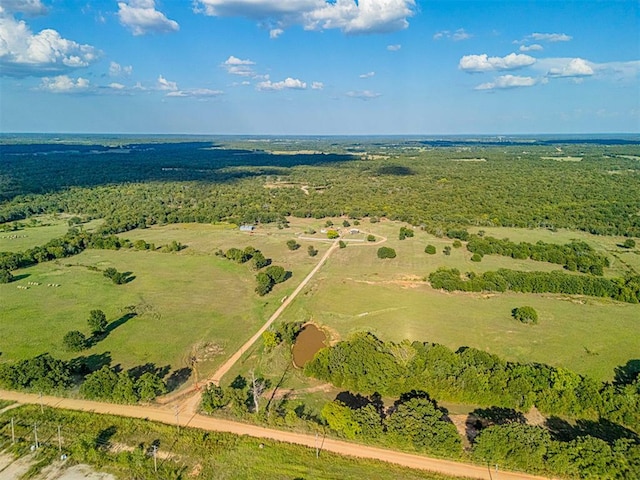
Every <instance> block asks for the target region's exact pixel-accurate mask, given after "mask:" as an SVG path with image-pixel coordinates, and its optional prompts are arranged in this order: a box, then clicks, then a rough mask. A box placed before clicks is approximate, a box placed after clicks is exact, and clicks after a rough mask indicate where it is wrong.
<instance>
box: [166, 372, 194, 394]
mask: <svg viewBox="0 0 640 480" xmlns="http://www.w3.org/2000/svg"><path fill="white" fill-rule="evenodd" d="M191 373H192V370H191V369H190V368H189V367H184V368H179V369H178V370H174V371H173V372H171V374H170V375H169V377H168V378H167V380H166V384H167V393H168V392H173V391H174V390H177V389H178V388H179V387H180V386H181V385H183V384H184V383H185V382H186V381H187V380H189V377H191Z"/></svg>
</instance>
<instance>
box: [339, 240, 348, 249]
mask: <svg viewBox="0 0 640 480" xmlns="http://www.w3.org/2000/svg"><path fill="white" fill-rule="evenodd" d="M338 246H339V247H340V248H346V247H347V244H346V243H344V242H343V241H342V240H340V241H339V242H338Z"/></svg>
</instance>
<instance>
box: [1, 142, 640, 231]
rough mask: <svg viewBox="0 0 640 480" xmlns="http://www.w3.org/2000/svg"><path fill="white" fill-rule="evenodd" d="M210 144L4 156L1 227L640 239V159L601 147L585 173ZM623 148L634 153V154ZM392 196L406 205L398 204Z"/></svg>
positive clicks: (440, 157)
mask: <svg viewBox="0 0 640 480" xmlns="http://www.w3.org/2000/svg"><path fill="white" fill-rule="evenodd" d="M202 146H203V145H202V144H197V145H196V144H188V143H186V144H178V145H173V146H168V147H166V148H165V147H161V146H158V145H153V146H150V148H138V147H140V146H138V147H136V148H135V149H132V151H131V152H130V153H128V154H123V153H122V152H118V153H115V152H105V153H103V154H101V155H100V156H96V155H94V154H89V153H80V154H73V155H70V154H68V153H51V154H49V155H46V156H33V157H32V156H29V155H16V156H12V155H5V156H3V158H2V159H1V160H0V179H2V182H3V186H4V187H5V188H0V191H3V192H4V193H5V196H4V201H3V203H1V204H0V223H2V222H7V221H13V220H19V219H23V218H27V217H29V216H31V215H33V214H37V213H55V212H68V213H72V214H77V213H82V214H83V215H84V216H85V217H86V218H105V219H106V224H105V226H104V229H105V231H106V232H108V233H119V232H123V231H126V230H130V229H132V228H136V227H144V226H149V225H154V224H165V223H177V222H204V223H211V222H217V221H232V222H235V223H254V222H276V221H282V219H283V218H284V217H286V216H288V215H292V216H297V217H314V218H325V217H335V216H339V215H348V216H350V217H353V218H363V217H369V218H380V217H386V218H389V219H393V220H401V221H405V222H408V223H410V224H413V225H424V226H425V228H427V229H428V230H429V231H434V232H436V231H447V229H449V228H450V227H451V226H456V225H457V226H468V225H479V226H482V225H486V226H510V227H511V226H514V227H546V228H569V229H580V230H585V231H589V232H592V233H597V234H616V235H627V236H640V218H639V217H638V216H637V215H636V213H637V205H638V202H639V201H640V182H638V171H639V170H640V167H639V166H638V163H637V161H634V160H631V159H627V158H622V157H615V158H614V157H612V156H608V157H607V158H603V151H602V150H601V149H600V148H599V147H598V146H594V145H583V146H581V149H582V150H583V154H582V155H583V156H584V159H583V161H582V162H577V163H576V162H556V161H553V160H550V161H543V160H541V159H540V155H541V154H544V153H543V152H546V150H545V149H546V148H547V147H535V146H532V148H531V152H529V153H527V154H526V155H523V154H522V151H521V149H519V148H516V147H508V146H507V147H504V148H503V147H500V149H497V148H489V147H475V148H474V152H473V153H474V154H475V155H478V156H481V157H483V158H486V160H487V161H486V162H482V164H478V163H475V162H452V161H451V159H452V158H457V156H459V152H457V151H456V150H455V149H450V148H446V147H437V148H433V149H431V150H429V151H427V152H421V153H419V158H418V160H416V158H415V155H416V151H415V150H414V151H412V152H411V156H408V155H407V156H404V155H403V154H400V155H399V156H397V157H396V158H393V159H382V158H380V159H375V158H373V159H367V160H364V159H362V158H361V157H360V156H352V155H323V154H319V155H272V154H268V153H266V152H259V151H250V150H246V151H242V150H234V149H203V148H202ZM332 148H333V147H332ZM617 148H618V149H619V150H620V153H623V151H625V150H624V148H627V150H626V151H629V150H628V149H629V148H630V147H617ZM609 151H611V150H609ZM516 157H519V158H518V159H517V160H516ZM249 159H250V161H249ZM89 165H90V166H91V168H87V166H89ZM123 165H126V167H123ZM611 171H616V172H621V173H620V174H619V175H611V174H609V173H608V172H611ZM398 172H403V173H402V174H398ZM531 178H536V179H537V182H535V184H534V182H531V181H530V180H529V179H531ZM362 179H365V181H362ZM274 180H284V181H286V183H287V184H289V185H295V184H297V183H299V184H304V185H309V186H310V188H309V195H306V194H305V193H304V192H303V191H302V190H301V189H299V188H265V185H266V184H270V183H272V182H274ZM539 185H544V188H540V187H539ZM316 188H317V190H316ZM389 195H399V196H401V198H402V201H401V202H389V201H388V198H389Z"/></svg>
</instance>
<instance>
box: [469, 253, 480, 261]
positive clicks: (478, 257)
mask: <svg viewBox="0 0 640 480" xmlns="http://www.w3.org/2000/svg"><path fill="white" fill-rule="evenodd" d="M471 261H472V262H481V261H482V255H480V254H479V253H474V254H473V255H472V256H471Z"/></svg>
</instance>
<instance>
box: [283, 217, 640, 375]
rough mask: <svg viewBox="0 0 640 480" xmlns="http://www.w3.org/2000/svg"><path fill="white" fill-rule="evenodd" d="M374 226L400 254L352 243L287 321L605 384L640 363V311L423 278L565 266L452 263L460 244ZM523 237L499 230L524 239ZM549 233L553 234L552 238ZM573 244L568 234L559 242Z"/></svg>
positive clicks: (495, 260) (527, 234)
mask: <svg viewBox="0 0 640 480" xmlns="http://www.w3.org/2000/svg"><path fill="white" fill-rule="evenodd" d="M367 228H368V229H370V230H371V231H372V232H373V233H375V234H379V235H384V236H388V237H389V241H388V242H387V243H386V244H385V245H388V246H391V247H393V248H394V249H395V250H396V252H397V254H398V256H397V257H396V258H395V259H393V260H384V261H383V260H379V259H378V258H377V257H376V249H377V247H374V246H370V245H363V246H357V247H356V246H355V245H350V246H348V247H347V248H346V249H343V250H339V251H337V252H336V253H335V254H334V255H333V257H332V258H331V260H330V261H329V263H328V264H327V266H326V267H325V268H323V269H322V270H321V271H320V272H319V274H318V275H317V276H316V277H315V278H314V280H313V281H312V282H311V284H310V285H309V286H308V287H307V289H306V291H305V292H303V294H302V295H301V296H300V297H298V299H297V300H296V301H295V302H294V303H293V305H292V306H291V308H290V309H289V310H288V311H287V312H286V313H285V319H287V320H299V319H303V320H309V319H313V320H314V321H316V322H318V323H320V324H321V325H324V326H326V327H328V328H329V329H330V330H332V331H333V334H334V340H337V339H338V338H344V337H346V336H348V335H349V334H350V333H352V332H355V331H361V330H370V331H372V332H374V333H376V334H377V335H379V336H380V337H381V338H383V339H386V340H394V341H399V340H402V339H405V338H407V339H410V340H419V341H430V342H436V343H442V344H444V345H447V346H448V347H450V348H454V349H456V348H458V347H460V346H465V345H466V346H472V347H476V348H480V349H483V350H486V351H489V352H492V353H495V354H498V355H500V356H502V357H504V358H506V359H508V360H512V361H521V362H531V361H534V362H542V363H548V364H551V365H557V366H563V367H566V368H569V369H572V370H575V371H577V372H579V373H583V374H589V375H592V376H594V377H595V378H598V379H603V380H604V379H611V378H613V369H614V368H615V367H616V366H618V365H623V364H625V363H626V362H627V361H628V360H630V359H636V358H637V357H638V352H640V324H639V323H638V319H639V318H640V306H638V305H632V304H625V303H619V302H614V301H610V300H607V299H595V298H587V297H569V296H566V295H564V296H563V295H551V294H547V295H534V294H517V293H505V294H498V295H495V294H491V295H488V294H473V293H461V292H455V293H446V292H440V291H436V290H433V289H432V288H431V287H429V286H428V285H427V284H426V283H425V282H423V281H422V279H423V278H424V277H425V276H427V275H428V273H429V272H431V271H433V270H435V269H436V268H438V267H439V266H447V267H455V268H459V269H460V271H462V272H465V271H469V270H473V271H476V272H483V271H487V270H495V269H497V268H512V269H518V270H547V271H548V270H553V269H557V270H560V269H561V267H560V266H559V265H552V264H548V263H542V262H534V261H532V260H514V259H511V258H507V257H501V256H496V255H491V256H486V257H484V259H483V260H482V262H480V263H474V262H471V260H470V256H471V255H470V253H469V252H467V251H466V249H465V248H464V247H463V248H460V249H455V248H454V249H452V252H451V255H450V256H446V255H444V254H442V249H443V247H444V246H445V245H451V244H452V241H451V240H449V239H439V238H435V237H433V236H430V235H428V234H426V233H424V232H419V231H416V232H415V237H414V238H409V239H406V240H403V241H400V240H398V239H397V232H398V229H399V225H398V224H393V223H391V222H383V223H379V224H373V225H367ZM515 233H518V232H517V231H509V232H507V231H503V232H495V233H494V232H492V234H495V235H496V236H500V237H502V236H508V237H509V238H512V239H513V240H520V239H517V238H515V235H514V234H515ZM519 233H520V234H521V235H522V240H527V241H530V242H535V241H537V240H538V239H544V240H545V241H549V239H548V238H539V237H546V236H547V234H546V231H542V230H541V231H523V232H519ZM548 233H549V237H551V233H552V232H548ZM501 234H503V235H501ZM553 238H558V237H553ZM598 239H600V237H598ZM569 240H570V238H569V234H568V233H567V234H566V237H564V238H561V239H560V240H559V241H560V242H561V243H564V242H566V241H569ZM600 241H601V243H600V244H594V245H593V246H594V248H599V249H600V248H602V247H600V245H605V246H606V245H609V246H610V245H613V246H614V247H615V244H616V242H617V241H618V240H617V239H608V240H606V241H603V239H600ZM590 243H591V242H590ZM427 244H433V245H435V246H436V247H437V250H438V253H437V254H436V255H428V254H425V253H424V251H423V250H424V246H425V245H427ZM625 255H633V253H628V254H625ZM523 305H530V306H533V307H534V308H535V309H536V310H537V311H538V313H539V315H540V322H539V324H538V325H535V326H529V325H524V324H520V323H518V322H515V321H514V320H513V319H512V318H511V316H510V313H511V310H512V309H513V308H514V307H518V306H523Z"/></svg>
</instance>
